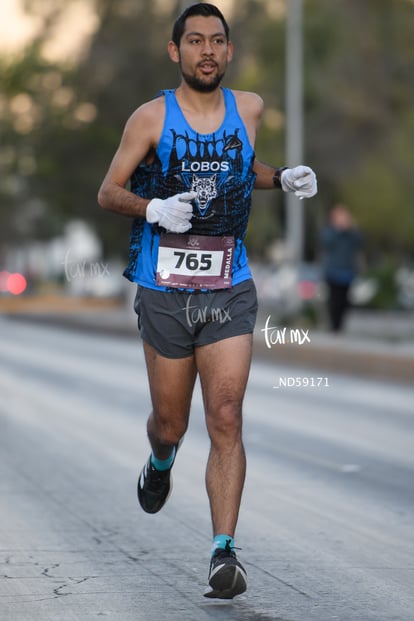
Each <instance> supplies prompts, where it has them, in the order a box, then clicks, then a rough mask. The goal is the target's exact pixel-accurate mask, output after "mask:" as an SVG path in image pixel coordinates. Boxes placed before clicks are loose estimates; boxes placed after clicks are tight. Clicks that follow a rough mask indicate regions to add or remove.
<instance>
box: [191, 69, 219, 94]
mask: <svg viewBox="0 0 414 621" xmlns="http://www.w3.org/2000/svg"><path fill="white" fill-rule="evenodd" d="M181 75H182V76H183V79H184V82H185V83H186V84H188V86H189V87H190V88H192V89H193V90H194V91H198V92H199V93H212V92H213V91H215V90H216V88H218V87H219V86H220V83H221V81H222V79H223V78H224V73H217V74H216V75H215V77H214V78H213V79H212V80H211V82H204V81H203V80H200V78H197V76H195V75H189V74H188V73H184V72H183V70H182V69H181Z"/></svg>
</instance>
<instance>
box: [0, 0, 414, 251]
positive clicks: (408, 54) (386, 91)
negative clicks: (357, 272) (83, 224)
mask: <svg viewBox="0 0 414 621" xmlns="http://www.w3.org/2000/svg"><path fill="white" fill-rule="evenodd" d="M72 1H74V0H66V1H65V2H63V0H56V1H55V2H45V1H44V0H26V2H25V5H26V7H27V10H28V11H30V10H31V11H34V12H36V14H39V15H42V19H43V28H42V29H41V31H40V32H39V34H38V35H37V37H36V38H35V40H34V41H33V42H32V43H31V44H30V45H29V47H28V48H27V49H26V50H25V51H24V54H23V55H21V56H19V57H17V58H14V59H12V60H10V58H3V59H1V58H0V72H1V92H0V132H1V141H2V149H1V151H0V217H1V219H2V227H0V241H1V240H3V241H7V240H8V241H10V240H12V239H13V238H14V239H18V240H19V239H24V238H25V237H28V236H35V237H39V236H44V237H45V236H51V235H55V234H57V233H58V232H59V231H60V230H61V229H62V226H63V224H64V223H65V222H66V221H67V220H68V219H69V218H73V217H79V216H81V217H83V218H84V219H86V220H87V221H88V222H90V223H92V224H93V225H94V226H95V228H96V229H97V230H98V233H99V235H100V236H101V238H102V239H103V240H104V244H105V248H106V251H107V252H108V253H109V252H116V253H119V252H121V251H123V252H124V254H125V253H126V251H127V242H126V237H127V235H128V229H129V221H128V219H125V220H123V219H122V218H119V217H117V216H113V215H111V214H107V213H103V212H102V211H101V210H99V209H98V208H97V205H96V192H97V190H98V187H99V185H100V182H101V180H102V177H103V175H104V174H105V171H106V169H107V167H108V165H109V161H110V159H111V157H112V155H113V153H114V151H115V149H116V147H117V145H118V143H119V139H120V135H121V132H122V129H123V126H124V123H125V121H126V119H127V118H128V116H129V115H130V114H131V113H132V111H133V110H134V109H135V108H136V107H137V106H138V105H140V104H141V103H143V102H144V101H146V100H148V99H150V98H151V97H153V96H154V95H155V94H156V93H157V91H158V90H159V89H160V88H165V87H173V86H175V85H176V84H177V81H178V78H179V75H178V68H177V67H175V66H173V65H172V64H171V62H170V61H169V59H168V56H167V53H166V43H167V41H168V40H169V38H170V32H171V27H172V22H173V20H174V18H175V16H176V15H177V14H178V12H179V8H180V6H181V2H180V1H179V0H170V1H169V2H168V1H167V0H154V1H153V2H151V3H149V2H143V1H139V0H100V1H99V2H96V11H97V14H98V19H99V24H100V27H99V28H98V29H97V31H96V34H95V36H94V37H93V39H92V41H91V45H90V47H89V49H88V50H87V53H86V54H84V55H83V56H81V57H80V58H81V60H80V62H77V63H76V62H74V61H73V59H72V58H70V57H68V58H67V59H65V60H63V61H59V62H57V61H56V62H52V61H50V60H46V59H45V54H44V46H45V43H46V42H47V41H48V39H49V38H50V36H51V33H52V32H53V29H54V26H55V24H56V23H57V21H58V20H59V19H60V18H61V17H62V14H63V13H62V11H64V10H66V9H67V7H68V6H69V5H70V4H71V3H72ZM90 2H93V0H90ZM304 7H305V20H304V23H305V33H304V50H305V78H306V80H305V114H306V118H305V132H306V135H305V152H306V158H305V159H306V162H307V163H310V164H311V165H312V166H313V167H314V168H315V169H316V171H317V173H318V177H319V195H318V196H317V197H316V198H315V199H313V200H312V201H311V202H310V203H309V204H308V205H307V208H306V213H307V218H308V228H309V231H308V240H313V239H315V240H316V238H317V236H316V235H315V234H314V231H313V229H314V228H315V226H316V225H315V222H318V219H317V216H318V213H320V215H321V214H323V213H324V211H325V210H326V209H327V208H328V207H330V206H331V204H332V203H333V202H334V201H337V200H345V201H347V202H348V204H349V205H350V208H351V209H352V210H353V211H354V213H355V215H356V217H357V220H358V221H359V223H360V224H361V226H362V227H363V229H364V231H365V233H366V236H367V237H368V239H369V240H371V243H372V244H373V245H377V246H379V245H380V246H381V248H385V247H386V248H388V249H389V250H390V251H395V249H396V248H398V249H399V250H400V249H402V250H403V251H405V252H406V253H409V252H412V247H413V244H414V230H413V218H412V207H411V200H412V199H411V197H412V195H413V187H412V186H413V182H414V181H413V175H412V173H411V170H412V164H413V157H414V156H413V154H412V146H411V145H412V144H413V138H414V136H413V134H414V120H413V113H412V101H413V96H414V92H413V91H414V82H413V80H412V75H413V74H414V46H413V38H412V33H413V32H414V3H413V2H410V1H409V0H395V1H393V2H389V0H366V1H365V2H363V3H361V2H360V1H359V0H332V1H331V2H329V3H327V2H324V1H323V0H305V2H304ZM230 23H231V27H232V39H233V41H234V43H235V48H236V54H235V58H234V61H233V63H232V66H231V68H230V71H229V74H228V77H227V78H226V85H229V86H233V87H235V88H241V89H248V90H254V91H256V92H258V93H260V94H261V95H262V97H263V99H264V100H265V105H266V113H265V116H264V119H263V127H262V131H261V134H260V137H259V140H258V143H257V147H256V153H257V156H258V157H259V158H260V159H262V160H264V161H268V162H271V163H275V164H278V163H280V164H282V163H283V162H284V66H285V59H284V3H283V0H238V2H236V3H235V11H234V14H233V15H232V16H231V17H230ZM282 208H283V195H282V193H276V194H275V193H272V192H270V193H263V192H261V193H259V192H258V193H256V194H255V197H254V208H253V211H252V219H251V223H250V226H249V231H248V244H249V247H250V250H251V252H252V253H253V255H255V256H257V257H260V256H265V254H266V249H267V246H268V245H269V244H270V243H271V242H272V241H273V240H274V238H275V237H276V236H277V235H281V231H282V228H283V209H282ZM318 217H320V216H318ZM314 245H316V241H315V244H314ZM312 251H313V249H312V248H310V249H309V252H310V253H312Z"/></svg>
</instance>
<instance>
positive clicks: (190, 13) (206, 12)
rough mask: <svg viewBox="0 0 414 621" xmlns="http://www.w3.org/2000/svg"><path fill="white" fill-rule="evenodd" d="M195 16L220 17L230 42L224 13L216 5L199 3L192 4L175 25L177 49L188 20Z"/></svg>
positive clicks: (174, 40)
mask: <svg viewBox="0 0 414 621" xmlns="http://www.w3.org/2000/svg"><path fill="white" fill-rule="evenodd" d="M195 15H202V16H203V17H218V18H219V19H220V20H221V23H222V24H223V27H224V32H225V34H226V39H227V41H228V40H229V35H230V29H229V25H228V23H227V22H226V20H225V18H224V15H223V13H222V12H221V11H220V10H219V9H218V8H217V7H216V6H214V4H209V3H208V2H198V3H197V4H192V5H191V6H189V7H188V8H187V9H185V11H183V12H182V13H181V15H180V16H179V17H178V18H177V19H176V21H175V23H174V27H173V31H172V40H173V42H174V43H175V45H176V46H177V47H179V45H180V41H181V37H182V36H183V34H184V30H185V22H186V20H187V18H188V17H194V16H195Z"/></svg>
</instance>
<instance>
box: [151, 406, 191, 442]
mask: <svg viewBox="0 0 414 621" xmlns="http://www.w3.org/2000/svg"><path fill="white" fill-rule="evenodd" d="M186 430H187V421H184V420H176V419H174V418H171V417H169V416H161V415H158V414H157V413H156V412H153V413H152V414H151V416H150V417H149V419H148V435H149V436H150V437H151V436H155V437H156V438H157V441H158V442H159V443H160V444H165V445H173V444H177V443H178V442H179V441H180V440H181V438H182V437H183V436H184V434H185V432H186Z"/></svg>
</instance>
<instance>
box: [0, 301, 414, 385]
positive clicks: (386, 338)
mask: <svg viewBox="0 0 414 621" xmlns="http://www.w3.org/2000/svg"><path fill="white" fill-rule="evenodd" d="M0 314H3V315H5V316H7V317H10V318H13V319H15V320H25V321H31V322H38V323H42V324H47V325H56V326H62V327H65V328H72V329H77V330H85V331H87V332H94V333H106V334H113V335H116V336H124V337H132V338H135V337H137V321H136V316H135V314H134V311H133V309H132V306H131V304H128V306H127V305H125V306H122V305H119V304H117V303H115V302H114V301H113V300H76V299H73V298H68V299H66V298H65V299H63V300H62V299H61V298H60V299H44V300H43V302H42V303H41V302H40V301H39V300H37V301H32V303H30V301H26V303H20V304H18V303H17V302H15V303H13V304H8V305H7V304H5V303H4V300H0ZM266 320H267V317H266V316H265V313H263V312H262V313H261V315H260V316H259V319H258V322H257V326H256V330H255V335H254V356H255V357H256V358H263V359H266V360H270V361H274V362H275V363H277V364H284V365H288V366H291V367H301V368H302V369H303V368H309V369H310V370H315V371H320V372H325V373H326V372H328V371H332V372H341V373H347V374H351V375H359V376H363V377H372V378H376V379H384V380H388V381H396V382H404V383H406V382H409V383H413V384H414V316H413V314H412V313H411V314H410V313H405V314H401V313H372V312H365V311H364V312H358V311H353V312H351V313H350V316H349V320H348V325H347V330H346V332H345V333H344V334H341V335H338V336H336V335H331V334H328V333H324V332H322V331H320V330H317V329H312V328H311V329H309V330H303V329H300V328H299V329H294V332H291V328H290V327H283V326H276V325H274V322H273V320H272V318H271V317H270V319H269V321H268V322H267V324H266ZM291 341H293V342H291Z"/></svg>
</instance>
